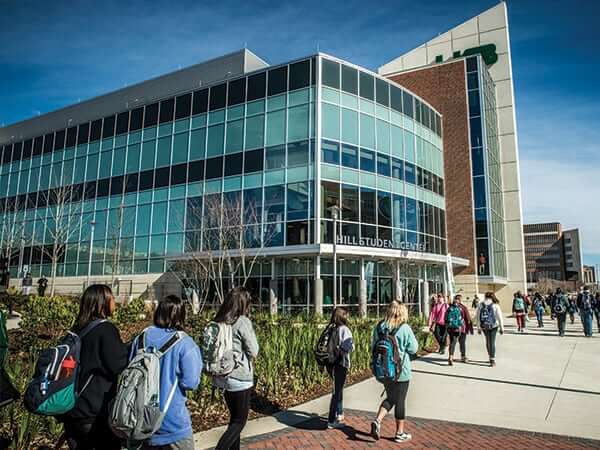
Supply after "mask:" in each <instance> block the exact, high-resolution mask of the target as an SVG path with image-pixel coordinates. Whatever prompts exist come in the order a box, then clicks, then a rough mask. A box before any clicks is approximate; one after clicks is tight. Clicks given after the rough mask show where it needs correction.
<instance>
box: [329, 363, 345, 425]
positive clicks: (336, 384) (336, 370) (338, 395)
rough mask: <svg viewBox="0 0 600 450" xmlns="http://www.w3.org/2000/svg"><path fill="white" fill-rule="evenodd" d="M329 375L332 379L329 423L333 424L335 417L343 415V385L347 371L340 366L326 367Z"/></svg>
mask: <svg viewBox="0 0 600 450" xmlns="http://www.w3.org/2000/svg"><path fill="white" fill-rule="evenodd" d="M327 371H328V372H329V375H330V376H331V377H332V378H333V394H332V396H331V402H330V403H329V418H328V420H329V423H333V422H335V419H336V417H337V416H341V415H342V414H344V383H346V375H348V369H346V368H345V367H344V366H342V365H340V364H334V365H333V366H327Z"/></svg>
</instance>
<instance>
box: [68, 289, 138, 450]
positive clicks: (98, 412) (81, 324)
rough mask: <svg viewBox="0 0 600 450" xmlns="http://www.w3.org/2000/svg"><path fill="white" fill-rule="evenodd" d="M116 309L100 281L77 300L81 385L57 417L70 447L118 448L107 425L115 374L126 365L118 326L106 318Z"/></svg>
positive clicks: (87, 448)
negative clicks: (69, 407)
mask: <svg viewBox="0 0 600 450" xmlns="http://www.w3.org/2000/svg"><path fill="white" fill-rule="evenodd" d="M115 308H116V304H115V298H114V296H113V294H112V291H111V290H110V288H109V287H108V286H106V285H103V284H94V285H91V286H89V287H88V288H87V289H86V290H85V292H84V293H83V295H82V296H81V299H80V301H79V313H78V315H77V319H76V321H75V326H74V327H73V331H74V332H75V333H77V334H79V335H83V337H82V339H81V351H80V354H79V374H78V377H79V378H78V386H81V388H80V392H79V396H78V398H77V401H76V403H75V407H74V408H73V409H72V410H70V411H69V412H68V413H66V414H65V415H63V416H60V418H59V420H60V421H61V422H63V424H64V429H65V435H66V438H67V444H68V445H69V448H70V449H71V450H84V449H85V450H92V449H98V450H112V449H115V450H118V449H120V448H121V442H120V440H119V438H117V437H116V436H115V435H114V434H113V432H112V431H111V429H110V428H109V426H108V413H109V408H108V406H109V403H110V402H111V400H112V399H113V398H114V397H115V393H116V388H117V377H118V376H119V374H120V373H121V372H122V371H123V369H124V368H125V367H126V366H127V347H126V346H125V344H124V343H123V341H121V336H120V335H119V330H118V329H117V327H116V326H114V325H113V324H112V323H111V322H110V321H109V320H107V319H108V318H109V317H110V316H112V314H113V312H114V311H115ZM84 330H86V333H82V332H83V331H84Z"/></svg>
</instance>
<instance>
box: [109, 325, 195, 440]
mask: <svg viewBox="0 0 600 450" xmlns="http://www.w3.org/2000/svg"><path fill="white" fill-rule="evenodd" d="M145 333H146V330H144V331H143V332H142V334H140V336H139V337H138V342H137V352H136V354H135V356H134V357H133V359H132V360H131V361H130V362H129V364H128V365H127V367H126V368H125V370H123V372H122V373H121V375H120V376H119V383H118V385H117V395H116V396H115V399H114V401H113V403H112V405H111V406H110V410H109V411H110V413H109V418H108V423H109V425H110V427H111V429H112V430H113V432H114V433H115V434H116V435H117V436H118V437H120V438H123V439H127V442H128V443H132V442H143V441H145V440H147V439H150V438H151V437H152V435H153V434H154V433H156V432H157V431H158V429H159V428H160V426H161V425H162V422H163V419H164V417H165V415H166V414H167V411H168V409H169V406H170V405H171V400H173V395H174V394H175V390H176V389H177V385H178V383H177V380H176V381H175V383H173V387H172V388H171V391H170V392H169V396H168V397H167V401H166V402H165V404H164V410H163V411H161V410H160V386H161V379H160V374H161V371H160V360H161V358H162V357H163V356H164V355H165V354H166V353H167V352H168V351H169V350H171V349H172V348H173V347H174V346H175V344H177V343H178V342H179V341H181V340H182V339H183V338H184V337H185V336H186V334H185V333H183V332H182V331H178V332H176V333H175V334H173V336H171V337H170V338H169V340H168V341H167V342H166V343H165V344H164V345H163V346H162V347H161V348H160V349H158V350H156V349H154V348H151V347H148V348H147V347H146V346H145V339H144V335H145Z"/></svg>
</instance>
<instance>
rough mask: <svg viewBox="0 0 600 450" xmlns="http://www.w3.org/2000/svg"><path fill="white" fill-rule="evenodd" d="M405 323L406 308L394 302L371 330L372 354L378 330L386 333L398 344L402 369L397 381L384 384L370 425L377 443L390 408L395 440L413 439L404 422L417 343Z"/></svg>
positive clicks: (406, 317)
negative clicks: (382, 399) (379, 403)
mask: <svg viewBox="0 0 600 450" xmlns="http://www.w3.org/2000/svg"><path fill="white" fill-rule="evenodd" d="M407 322H408V308H407V307H406V305H405V304H404V303H400V302H397V301H393V302H392V303H391V304H390V306H389V308H388V311H387V313H386V316H385V319H383V320H382V321H381V322H379V323H378V324H377V326H376V327H375V329H374V330H373V335H372V339H371V351H373V349H374V347H375V345H376V343H377V340H378V336H379V334H380V331H381V330H387V331H389V332H391V333H392V334H393V335H394V336H395V338H396V340H397V341H398V350H399V351H400V355H401V356H400V357H401V358H402V370H401V372H400V376H399V377H398V379H397V380H390V381H385V382H384V387H385V393H386V398H385V400H384V401H383V402H382V403H381V406H380V407H379V412H378V413H377V418H376V419H375V420H374V421H373V422H372V423H371V435H372V436H373V438H374V439H376V440H379V438H380V435H381V421H382V420H383V418H384V417H385V415H386V414H387V413H388V412H389V411H390V410H391V409H392V408H394V416H395V418H396V436H395V438H394V441H396V442H406V441H408V440H410V439H411V438H412V436H411V435H410V434H408V433H406V432H405V431H404V420H405V419H406V394H407V393H408V384H409V382H410V379H411V377H412V370H411V361H410V357H411V356H414V355H415V354H416V353H417V350H418V349H419V344H418V342H417V338H416V337H415V335H414V333H413V331H412V328H411V327H410V326H409V325H408V323H407Z"/></svg>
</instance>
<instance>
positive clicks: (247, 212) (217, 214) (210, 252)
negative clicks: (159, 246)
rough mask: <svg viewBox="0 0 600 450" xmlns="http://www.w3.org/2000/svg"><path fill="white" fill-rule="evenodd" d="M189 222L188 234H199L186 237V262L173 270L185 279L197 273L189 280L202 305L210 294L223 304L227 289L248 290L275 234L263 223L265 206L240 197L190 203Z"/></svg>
mask: <svg viewBox="0 0 600 450" xmlns="http://www.w3.org/2000/svg"><path fill="white" fill-rule="evenodd" d="M186 222H187V227H186V228H187V229H188V230H190V229H192V230H193V229H195V230H196V231H188V232H187V233H186V253H185V258H184V259H183V260H180V261H178V262H177V263H176V264H173V266H172V268H173V270H174V271H177V270H179V271H180V275H179V277H180V279H181V277H183V276H188V275H187V274H188V273H189V272H193V275H191V276H190V278H189V279H188V281H192V282H193V283H194V284H195V287H196V288H197V289H198V292H199V293H200V296H201V301H202V302H203V303H206V301H207V300H208V296H209V295H210V294H209V292H211V291H212V292H213V293H214V295H215V297H216V300H217V301H218V302H219V303H223V300H224V298H225V291H226V289H228V288H232V287H235V286H236V285H239V286H244V285H245V284H246V282H247V281H248V278H250V276H251V275H252V270H253V268H254V266H255V264H256V262H257V261H258V260H259V259H260V258H261V256H262V254H263V252H264V247H265V246H266V245H268V244H269V242H271V240H272V238H273V236H274V234H275V232H276V228H275V227H273V226H271V225H263V224H262V223H261V222H262V221H261V208H260V206H259V205H258V204H257V203H255V202H253V201H248V202H242V197H241V194H240V193H225V194H220V193H219V194H208V195H205V196H204V198H203V199H200V198H195V199H188V204H187V208H186ZM263 228H264V229H263ZM200 230H201V231H200ZM182 268H186V269H187V270H182Z"/></svg>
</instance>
